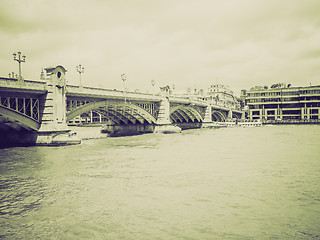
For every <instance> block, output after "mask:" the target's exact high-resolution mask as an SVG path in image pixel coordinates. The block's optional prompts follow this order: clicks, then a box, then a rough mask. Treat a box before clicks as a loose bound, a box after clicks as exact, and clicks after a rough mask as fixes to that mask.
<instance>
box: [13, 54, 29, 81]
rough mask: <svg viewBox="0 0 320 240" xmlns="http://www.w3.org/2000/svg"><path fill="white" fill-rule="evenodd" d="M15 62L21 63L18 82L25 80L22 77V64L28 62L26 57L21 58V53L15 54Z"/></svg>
mask: <svg viewBox="0 0 320 240" xmlns="http://www.w3.org/2000/svg"><path fill="white" fill-rule="evenodd" d="M13 60H14V61H17V62H18V63H19V76H18V80H23V78H22V76H21V63H22V62H25V61H26V56H25V55H23V56H22V57H21V52H20V51H19V52H18V53H13Z"/></svg>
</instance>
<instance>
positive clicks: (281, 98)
mask: <svg viewBox="0 0 320 240" xmlns="http://www.w3.org/2000/svg"><path fill="white" fill-rule="evenodd" d="M245 99H246V105H247V106H248V118H250V119H251V120H254V119H261V120H310V119H320V86H310V87H290V84H289V85H287V87H285V85H284V84H279V85H278V86H272V87H271V88H270V89H267V88H264V87H261V88H252V89H251V90H250V91H248V92H247V93H246V98H245Z"/></svg>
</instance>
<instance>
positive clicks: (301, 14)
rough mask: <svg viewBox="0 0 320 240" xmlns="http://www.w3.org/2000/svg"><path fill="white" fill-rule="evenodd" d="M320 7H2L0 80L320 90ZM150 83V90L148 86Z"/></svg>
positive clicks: (111, 1)
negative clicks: (56, 71)
mask: <svg viewBox="0 0 320 240" xmlns="http://www.w3.org/2000/svg"><path fill="white" fill-rule="evenodd" d="M319 13H320V1H319V0H304V1H302V0H241V1H240V0H87V1H85V0H55V1H52V0H28V1H23V0H0V43H1V44H0V76H1V77H7V76H8V73H11V72H13V71H14V72H15V73H18V63H17V62H16V61H14V60H13V55H12V54H13V53H14V52H17V51H21V52H22V53H23V54H25V55H26V62H25V63H22V76H23V77H24V78H25V79H34V80H38V79H40V72H41V69H42V68H46V67H50V66H57V65H62V66H63V67H64V68H65V69H67V75H66V77H67V81H68V83H70V84H79V74H78V73H77V71H76V66H77V65H79V64H81V65H82V66H83V67H84V73H83V74H82V84H83V85H85V86H92V87H104V88H109V89H120V90H121V89H123V87H124V85H123V81H122V79H121V75H122V74H126V81H125V87H126V88H127V89H129V90H135V89H139V90H140V91H144V92H145V91H153V90H154V88H159V87H162V86H165V85H167V84H168V85H170V86H171V87H172V86H173V85H174V88H175V89H176V91H185V90H186V89H187V88H192V89H193V88H197V89H201V88H202V89H207V88H208V87H209V86H210V85H212V84H217V83H218V84H224V85H226V86H229V87H230V89H231V90H233V91H234V92H235V94H236V95H239V94H240V90H241V89H247V90H249V89H250V88H251V87H253V86H256V85H262V86H265V85H266V86H269V87H270V86H271V85H272V84H274V83H286V84H289V83H290V84H291V85H292V86H297V87H298V86H309V85H320V14H319ZM152 80H154V81H155V87H153V86H152V84H151V81H152Z"/></svg>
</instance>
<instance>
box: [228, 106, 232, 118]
mask: <svg viewBox="0 0 320 240" xmlns="http://www.w3.org/2000/svg"><path fill="white" fill-rule="evenodd" d="M228 120H229V121H230V120H232V110H231V109H230V110H229V112H228Z"/></svg>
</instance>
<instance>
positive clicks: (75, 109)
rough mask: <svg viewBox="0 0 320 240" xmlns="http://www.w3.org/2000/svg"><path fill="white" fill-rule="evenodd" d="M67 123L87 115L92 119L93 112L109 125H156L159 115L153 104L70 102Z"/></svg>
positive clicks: (107, 101) (105, 101) (108, 101)
mask: <svg viewBox="0 0 320 240" xmlns="http://www.w3.org/2000/svg"><path fill="white" fill-rule="evenodd" d="M68 110H69V111H68V112H67V121H70V120H72V119H73V118H75V117H77V116H80V115H82V116H83V115H86V116H87V117H88V118H90V114H91V111H93V112H94V113H96V114H98V115H100V116H101V117H102V118H103V119H107V120H108V123H112V124H116V125H128V124H155V123H156V121H157V119H156V115H157V114H158V110H157V106H156V104H153V103H128V102H116V101H110V100H104V101H97V102H83V101H69V102H68Z"/></svg>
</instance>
